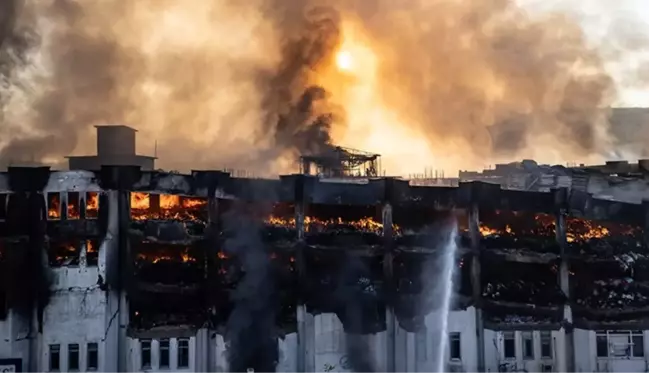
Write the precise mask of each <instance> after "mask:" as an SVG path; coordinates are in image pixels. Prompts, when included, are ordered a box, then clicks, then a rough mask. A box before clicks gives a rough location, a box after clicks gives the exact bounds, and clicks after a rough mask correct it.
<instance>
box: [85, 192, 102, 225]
mask: <svg viewBox="0 0 649 373" xmlns="http://www.w3.org/2000/svg"><path fill="white" fill-rule="evenodd" d="M98 216H99V193H97V192H88V193H86V219H96V218H97V217H98Z"/></svg>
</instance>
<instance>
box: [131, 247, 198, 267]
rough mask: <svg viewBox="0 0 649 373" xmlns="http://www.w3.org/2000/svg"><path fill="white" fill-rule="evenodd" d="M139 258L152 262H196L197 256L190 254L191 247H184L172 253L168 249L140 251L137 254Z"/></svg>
mask: <svg viewBox="0 0 649 373" xmlns="http://www.w3.org/2000/svg"><path fill="white" fill-rule="evenodd" d="M137 259H138V260H142V261H147V262H150V263H153V264H155V263H159V262H162V261H178V260H180V261H182V262H183V263H195V262H196V258H194V257H193V256H191V255H190V254H189V248H185V249H183V250H182V251H181V252H175V253H171V252H170V251H168V250H165V252H164V253H162V252H159V253H155V254H152V253H139V254H137Z"/></svg>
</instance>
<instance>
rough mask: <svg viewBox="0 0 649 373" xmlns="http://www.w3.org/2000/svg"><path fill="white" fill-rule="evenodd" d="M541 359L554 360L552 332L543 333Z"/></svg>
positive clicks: (544, 331) (545, 331)
mask: <svg viewBox="0 0 649 373" xmlns="http://www.w3.org/2000/svg"><path fill="white" fill-rule="evenodd" d="M541 357H542V358H550V359H551V358H552V332H550V331H548V330H543V331H541Z"/></svg>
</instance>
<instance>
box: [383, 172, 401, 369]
mask: <svg viewBox="0 0 649 373" xmlns="http://www.w3.org/2000/svg"><path fill="white" fill-rule="evenodd" d="M386 181H390V180H389V179H388V180H386ZM387 197H389V195H388V196H387ZM381 223H382V224H383V244H384V250H385V254H384V257H383V277H384V283H385V284H387V285H388V286H386V287H385V288H386V291H387V292H388V294H390V295H391V296H390V297H389V298H393V297H394V296H395V289H394V288H393V284H394V280H393V278H394V275H393V273H394V272H393V259H394V231H393V229H392V205H391V204H390V202H389V199H388V198H386V201H385V202H384V203H383V208H382V210H381ZM385 312H386V315H385V316H386V320H385V321H386V370H387V371H388V372H396V371H397V362H396V359H395V357H396V353H397V329H398V327H399V323H398V321H397V318H396V315H395V314H394V309H392V307H386V309H385Z"/></svg>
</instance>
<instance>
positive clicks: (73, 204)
mask: <svg viewBox="0 0 649 373" xmlns="http://www.w3.org/2000/svg"><path fill="white" fill-rule="evenodd" d="M80 198H81V197H80V195H79V192H68V208H67V210H68V214H67V217H68V219H70V220H76V219H79V218H81V207H80V206H81V201H80Z"/></svg>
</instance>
